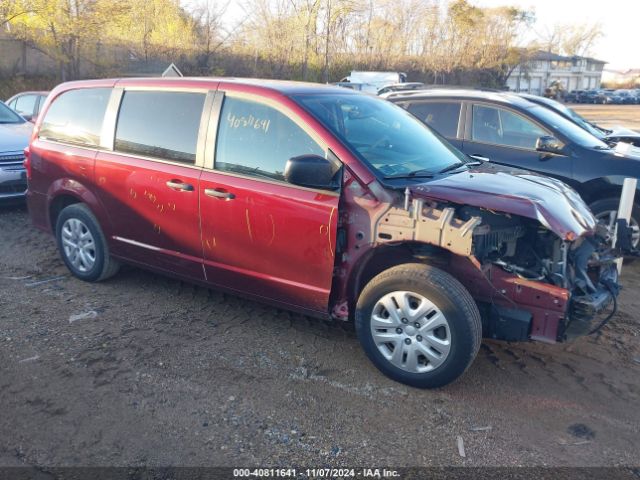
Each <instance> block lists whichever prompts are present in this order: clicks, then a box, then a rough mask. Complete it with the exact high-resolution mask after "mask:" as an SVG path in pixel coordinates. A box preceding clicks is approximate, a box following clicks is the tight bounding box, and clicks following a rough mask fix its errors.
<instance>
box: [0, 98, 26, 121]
mask: <svg viewBox="0 0 640 480" xmlns="http://www.w3.org/2000/svg"><path fill="white" fill-rule="evenodd" d="M0 123H24V120H23V119H22V118H21V117H20V116H19V115H17V114H15V113H14V112H13V111H12V110H11V109H10V108H9V107H7V106H6V105H5V104H4V103H2V102H0Z"/></svg>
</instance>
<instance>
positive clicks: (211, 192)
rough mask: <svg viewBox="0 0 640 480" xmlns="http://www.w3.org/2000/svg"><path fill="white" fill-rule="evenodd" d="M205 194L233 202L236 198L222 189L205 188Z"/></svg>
mask: <svg viewBox="0 0 640 480" xmlns="http://www.w3.org/2000/svg"><path fill="white" fill-rule="evenodd" d="M204 194H205V195H207V196H208V197H216V198H224V199H226V200H233V199H234V198H236V196H235V194H233V193H231V192H227V191H226V190H224V189H222V188H205V189H204Z"/></svg>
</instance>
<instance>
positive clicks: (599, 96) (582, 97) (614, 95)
mask: <svg viewBox="0 0 640 480" xmlns="http://www.w3.org/2000/svg"><path fill="white" fill-rule="evenodd" d="M564 100H565V102H567V103H600V104H615V105H635V104H638V103H640V89H619V90H613V89H595V90H574V91H572V92H569V93H568V94H566V95H565V97H564Z"/></svg>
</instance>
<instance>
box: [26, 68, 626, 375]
mask: <svg viewBox="0 0 640 480" xmlns="http://www.w3.org/2000/svg"><path fill="white" fill-rule="evenodd" d="M386 96H387V97H386V100H385V99H383V98H380V97H375V96H370V95H363V94H361V93H358V92H355V91H353V90H350V89H344V88H338V87H332V86H322V85H311V84H299V83H294V82H278V81H265V80H242V79H225V78H221V79H123V80H95V81H83V82H74V83H66V84H63V85H60V86H58V87H57V88H56V89H55V90H54V91H52V92H51V94H50V95H49V96H48V98H47V100H46V101H45V104H44V107H43V109H42V110H41V113H40V115H39V116H38V119H37V121H36V124H35V128H34V130H33V133H32V136H31V141H30V146H29V147H28V149H27V150H26V159H25V167H26V172H27V177H28V183H29V189H28V193H27V201H28V207H29V213H30V216H31V219H32V221H33V223H34V224H35V225H36V226H37V227H39V228H41V229H43V230H45V231H47V232H50V233H51V234H53V236H54V237H55V239H56V244H57V246H58V249H59V251H60V254H61V256H62V258H63V260H64V262H65V264H66V265H67V267H68V268H69V270H70V271H71V272H72V273H73V274H74V275H75V276H76V277H78V278H80V279H82V280H85V281H100V280H104V279H106V278H109V277H110V276H112V275H114V274H116V272H117V271H118V267H119V265H120V264H121V263H122V262H126V263H131V264H134V265H138V266H140V267H143V268H148V269H151V270H154V271H157V272H160V273H163V274H168V275H172V276H175V277H178V278H181V279H184V280H188V281H192V282H195V283H200V284H203V285H206V286H208V287H214V288H219V289H222V290H228V291H230V292H233V293H238V294H241V295H244V296H247V297H250V298H254V299H257V300H260V301H264V302H268V303H271V304H274V305H278V306H280V307H283V308H286V309H291V310H296V311H300V312H303V313H306V314H309V315H313V316H317V317H321V318H334V319H338V320H352V321H354V322H355V326H356V330H357V335H358V338H359V340H360V343H361V345H362V347H363V349H364V351H365V353H366V354H367V356H368V357H369V358H370V359H371V361H372V362H373V363H374V364H375V366H376V367H378V368H379V369H380V370H381V371H382V372H383V373H384V374H386V375H388V376H389V377H391V378H393V379H395V380H397V381H400V382H403V383H406V384H409V385H413V386H418V387H437V386H441V385H445V384H447V383H449V382H451V381H453V380H455V379H456V378H457V377H459V376H460V375H461V374H462V373H463V372H464V371H465V370H466V369H467V367H468V366H469V365H470V363H471V362H472V361H473V359H474V357H475V355H476V354H477V352H478V349H479V346H480V339H481V336H483V335H484V336H487V337H491V338H495V339H502V340H509V341H527V340H539V341H544V342H550V343H554V342H562V341H565V340H567V339H571V338H574V337H576V336H579V335H582V334H586V333H589V332H590V331H592V329H594V328H595V326H596V325H597V323H600V320H599V318H601V316H602V315H603V314H604V313H605V312H606V311H607V309H609V308H611V305H612V304H615V301H614V300H615V297H616V295H617V293H618V288H619V287H618V281H617V270H616V266H615V263H614V262H615V260H616V256H617V255H618V254H617V253H616V252H615V251H614V250H613V247H614V246H613V245H611V238H610V235H609V232H608V229H607V227H608V219H607V221H605V222H604V225H599V224H598V222H597V219H596V218H595V217H594V215H593V214H592V213H591V211H590V210H589V208H588V207H587V205H586V204H585V202H584V200H583V198H581V197H580V195H579V194H578V193H577V192H576V190H574V188H571V187H570V186H568V185H567V184H566V183H563V181H565V182H568V183H569V184H570V185H572V186H573V187H575V189H578V190H580V191H581V193H583V194H584V195H585V199H586V200H587V201H588V202H590V203H591V205H592V207H593V208H595V209H596V212H597V213H598V214H599V215H602V212H614V209H615V205H613V204H611V205H610V204H609V203H607V202H615V201H617V200H616V195H619V183H620V179H621V178H623V177H625V176H637V175H638V172H637V171H636V169H635V167H634V166H633V165H632V164H634V163H637V162H635V161H634V162H630V161H629V160H628V159H627V158H625V157H624V156H620V157H618V156H615V155H614V154H612V153H611V149H610V147H609V146H608V145H607V144H606V143H604V142H602V141H600V140H598V139H597V138H595V137H593V136H592V135H591V134H589V133H588V132H586V131H585V130H583V129H581V128H580V127H578V126H577V125H576V124H574V123H572V122H571V121H569V120H567V119H565V118H563V117H562V116H560V115H559V114H556V113H554V112H553V111H552V110H550V109H548V108H546V107H542V106H538V105H535V104H532V103H530V102H528V101H527V100H525V99H523V98H521V97H517V96H514V95H506V94H498V93H495V94H494V93H491V94H489V93H486V92H485V93H481V92H469V91H446V90H439V91H402V92H391V93H387V94H386ZM387 100H389V101H387ZM416 117H417V118H416ZM487 159H490V160H491V161H490V162H488V161H486V160H487ZM604 163H610V166H609V168H608V169H606V171H605V170H603V169H602V168H601V167H600V166H599V164H604ZM516 167H517V168H516ZM524 168H527V169H528V170H524ZM536 171H537V172H539V173H536ZM553 177H556V178H553ZM559 179H562V180H563V181H561V180H559ZM634 215H635V214H634ZM637 218H638V217H637V216H634V221H636V220H635V219H637ZM636 227H637V222H636ZM620 233H621V236H623V234H624V229H623V230H621V232H620ZM633 235H635V236H634V237H633V238H634V241H635V242H636V243H637V241H638V231H637V228H636V230H634V232H633ZM594 252H597V255H594ZM596 322H597V323H596Z"/></svg>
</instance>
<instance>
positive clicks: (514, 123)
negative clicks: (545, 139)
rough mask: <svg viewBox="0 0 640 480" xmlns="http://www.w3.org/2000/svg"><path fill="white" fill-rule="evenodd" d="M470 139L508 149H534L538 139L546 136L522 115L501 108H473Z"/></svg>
mask: <svg viewBox="0 0 640 480" xmlns="http://www.w3.org/2000/svg"><path fill="white" fill-rule="evenodd" d="M471 130H472V131H471V136H472V139H473V140H475V141H478V142H485V143H493V144H495V145H504V146H508V147H519V148H527V149H532V150H533V149H535V148H536V141H537V140H538V138H539V137H542V136H544V135H548V134H547V132H545V131H544V130H543V129H542V128H540V127H538V126H537V125H536V124H535V123H533V122H532V121H530V120H528V119H526V118H524V117H523V116H522V115H518V114H516V113H513V112H510V111H508V110H504V109H502V108H494V107H488V106H484V105H474V106H473V127H472V129H471Z"/></svg>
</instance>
